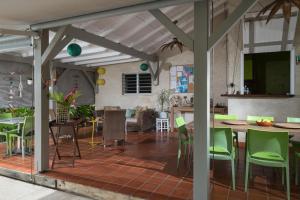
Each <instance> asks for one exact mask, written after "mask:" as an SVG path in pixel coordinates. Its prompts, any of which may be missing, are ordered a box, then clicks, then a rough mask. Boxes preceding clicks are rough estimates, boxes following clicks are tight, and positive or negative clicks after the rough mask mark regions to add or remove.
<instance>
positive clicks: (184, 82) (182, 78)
mask: <svg viewBox="0 0 300 200" xmlns="http://www.w3.org/2000/svg"><path fill="white" fill-rule="evenodd" d="M170 89H172V90H173V89H174V90H175V92H176V93H193V92H194V67H193V66H192V65H175V66H172V67H171V69H170Z"/></svg>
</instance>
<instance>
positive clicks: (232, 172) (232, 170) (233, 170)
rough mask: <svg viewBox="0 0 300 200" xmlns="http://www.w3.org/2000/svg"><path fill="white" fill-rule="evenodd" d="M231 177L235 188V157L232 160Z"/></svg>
mask: <svg viewBox="0 0 300 200" xmlns="http://www.w3.org/2000/svg"><path fill="white" fill-rule="evenodd" d="M231 179H232V189H233V190H235V165H234V159H232V160H231Z"/></svg>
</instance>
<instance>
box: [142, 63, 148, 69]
mask: <svg viewBox="0 0 300 200" xmlns="http://www.w3.org/2000/svg"><path fill="white" fill-rule="evenodd" d="M148 68H149V65H148V64H147V63H142V64H141V65H140V69H141V70H142V71H147V70H148Z"/></svg>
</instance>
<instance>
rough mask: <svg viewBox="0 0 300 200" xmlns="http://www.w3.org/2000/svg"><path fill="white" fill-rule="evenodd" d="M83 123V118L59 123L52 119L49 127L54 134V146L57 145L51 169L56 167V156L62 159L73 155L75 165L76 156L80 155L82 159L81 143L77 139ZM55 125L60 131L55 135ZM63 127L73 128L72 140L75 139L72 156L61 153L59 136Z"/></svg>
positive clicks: (52, 134)
mask: <svg viewBox="0 0 300 200" xmlns="http://www.w3.org/2000/svg"><path fill="white" fill-rule="evenodd" d="M81 124H82V121H81V120H74V121H69V122H66V123H63V124H61V123H57V122H56V121H51V122H50V124H49V128H50V132H51V136H52V139H53V143H54V146H55V152H54V155H53V159H52V165H51V169H53V167H54V164H55V159H56V156H58V159H59V160H60V159H61V158H62V157H72V166H73V167H74V165H75V158H76V157H79V158H80V159H81V154H80V150H79V145H78V140H77V133H78V127H79V126H80V125H81ZM54 127H57V128H58V132H57V134H55V135H54V133H53V128H54ZM63 127H71V128H72V133H71V136H72V141H73V155H72V156H62V155H61V154H60V153H59V149H58V146H59V138H60V136H62V135H61V132H60V130H61V128H63ZM77 153H78V154H77Z"/></svg>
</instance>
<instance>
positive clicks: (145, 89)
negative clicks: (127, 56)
mask: <svg viewBox="0 0 300 200" xmlns="http://www.w3.org/2000/svg"><path fill="white" fill-rule="evenodd" d="M151 92H152V80H151V74H149V73H148V74H139V93H141V94H149V93H151Z"/></svg>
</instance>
